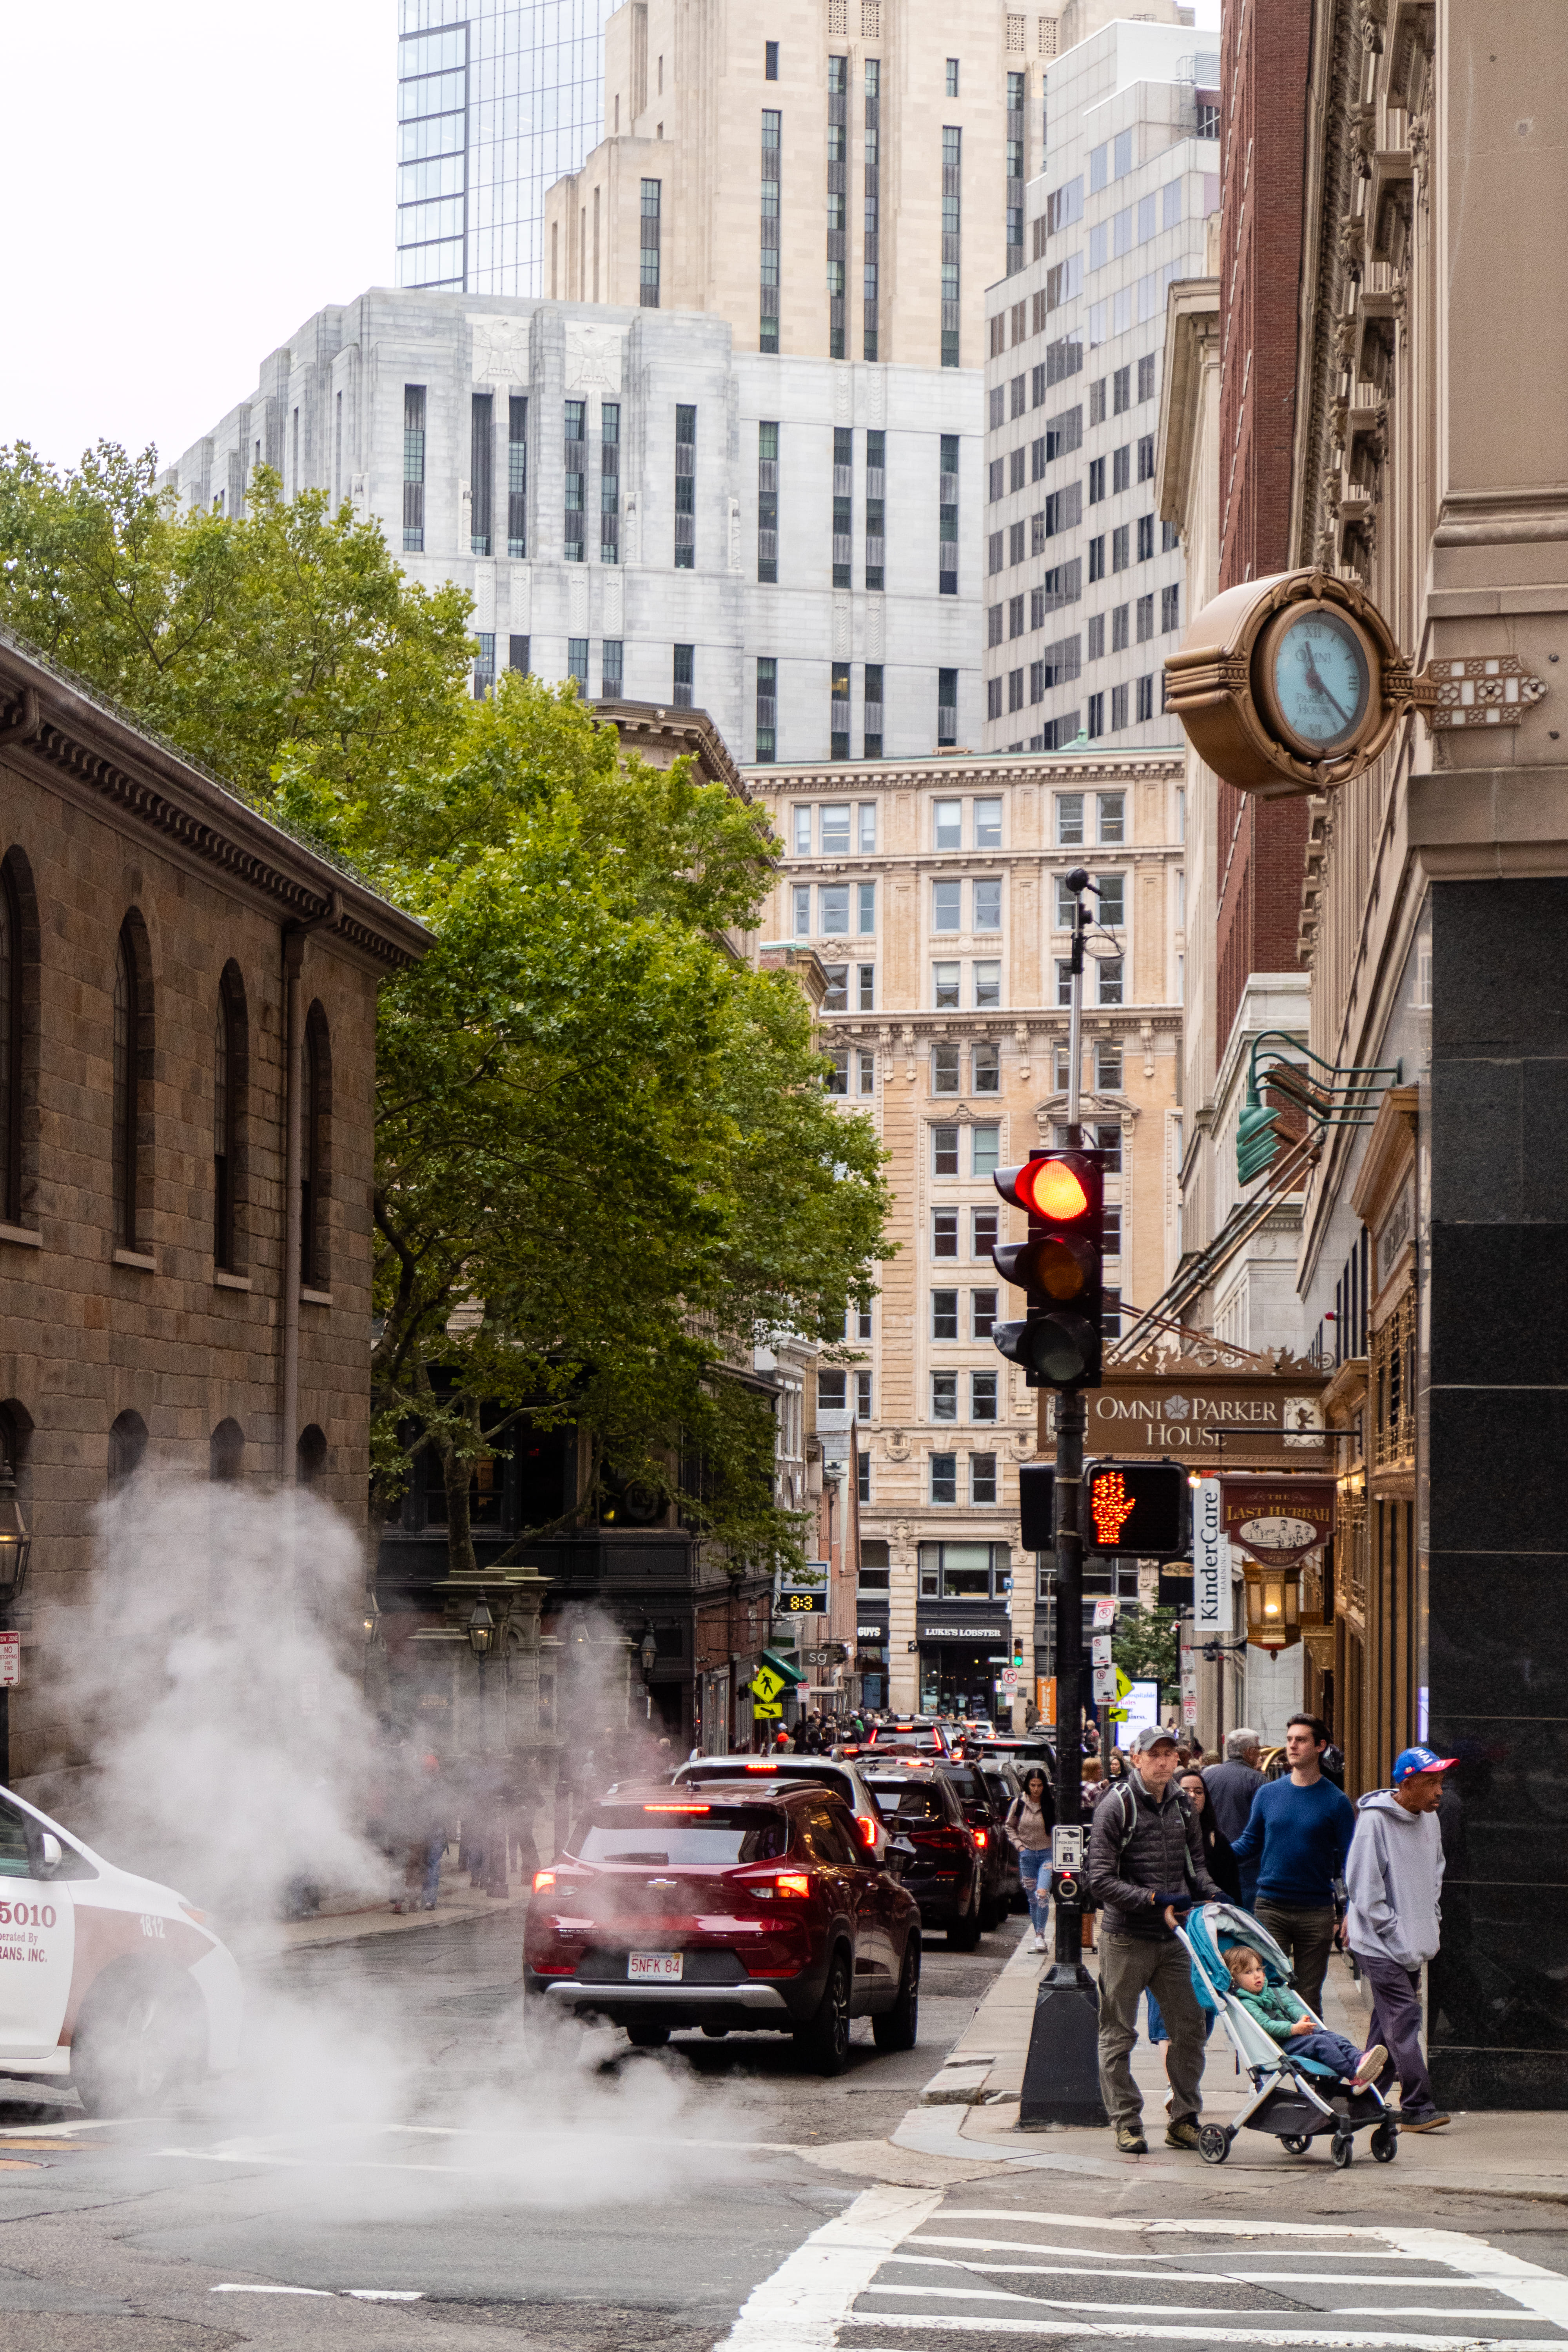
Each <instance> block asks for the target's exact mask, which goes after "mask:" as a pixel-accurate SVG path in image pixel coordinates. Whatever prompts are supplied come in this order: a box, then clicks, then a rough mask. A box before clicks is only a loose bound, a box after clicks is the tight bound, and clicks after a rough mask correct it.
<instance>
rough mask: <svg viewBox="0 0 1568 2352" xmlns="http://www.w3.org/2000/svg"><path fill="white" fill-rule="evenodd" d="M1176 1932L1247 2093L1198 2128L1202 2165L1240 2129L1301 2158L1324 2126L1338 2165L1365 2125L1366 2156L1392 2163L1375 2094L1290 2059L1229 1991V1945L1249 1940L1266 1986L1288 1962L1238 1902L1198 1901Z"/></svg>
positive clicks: (1388, 2127) (1216, 2159)
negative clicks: (1223, 2116) (1222, 2119)
mask: <svg viewBox="0 0 1568 2352" xmlns="http://www.w3.org/2000/svg"><path fill="white" fill-rule="evenodd" d="M1176 1933H1177V1935H1178V1936H1179V1937H1181V1939H1182V1944H1183V1948H1184V1950H1185V1952H1186V1955H1187V1958H1188V1959H1189V1960H1190V1961H1191V1962H1192V1969H1193V1990H1194V1992H1195V1993H1196V1995H1197V1998H1198V2005H1199V2007H1200V2008H1201V2009H1204V2010H1205V2011H1208V2012H1209V2013H1210V2014H1211V2015H1213V2016H1215V2017H1217V2018H1218V2019H1219V2021H1220V2022H1221V2023H1222V2024H1223V2026H1224V2027H1225V2030H1226V2034H1227V2035H1228V2036H1229V2039H1230V2043H1231V2047H1232V2048H1233V2049H1234V2051H1235V2052H1236V2055H1237V2063H1238V2064H1239V2065H1242V2066H1245V2067H1246V2069H1247V2073H1248V2074H1250V2075H1251V2077H1252V2094H1253V2095H1252V2097H1251V2098H1250V2099H1249V2100H1248V2101H1247V2105H1245V2106H1244V2107H1243V2108H1242V2110H1241V2113H1240V2114H1239V2115H1238V2116H1237V2118H1236V2121H1235V2122H1234V2123H1233V2124H1203V2125H1201V2126H1199V2130H1198V2153H1199V2155H1200V2156H1201V2157H1202V2158H1203V2159H1204V2161H1205V2164H1223V2163H1224V2162H1225V2160H1226V2157H1227V2156H1228V2155H1229V2154H1230V2144H1231V2141H1232V2140H1233V2139H1234V2138H1235V2137H1236V2135H1237V2132H1238V2131H1241V2130H1243V2129H1245V2130H1247V2131H1262V2132H1271V2133H1272V2134H1273V2135H1274V2137H1276V2138H1277V2139H1279V2140H1280V2141H1281V2142H1282V2143H1283V2144H1284V2146H1285V2147H1288V2148H1289V2151H1290V2153H1291V2155H1292V2156H1305V2155H1306V2153H1307V2150H1308V2149H1309V2147H1310V2146H1311V2144H1312V2142H1313V2140H1314V2139H1316V2138H1317V2137H1319V2136H1320V2134H1321V2133H1323V2132H1331V2133H1332V2134H1333V2137H1332V2139H1331V2143H1330V2149H1329V2152H1330V2154H1331V2157H1332V2158H1333V2160H1334V2163H1335V2164H1336V2165H1338V2166H1340V2167H1341V2168H1343V2167H1344V2166H1345V2165H1347V2164H1348V2163H1349V2162H1350V2160H1351V2158H1352V2155H1353V2154H1354V2152H1355V2135H1356V2133H1357V2132H1358V2131H1365V2130H1368V2129H1370V2130H1371V2133H1372V2137H1371V2139H1370V2140H1369V2141H1368V2143H1367V2145H1368V2147H1370V2148H1371V2150H1372V2153H1373V2158H1375V2160H1376V2161H1377V2162H1378V2163H1379V2164H1392V2163H1393V2161H1394V2158H1395V2156H1397V2154H1398V2153H1399V2132H1398V2127H1397V2126H1396V2125H1395V2123H1394V2118H1393V2116H1391V2115H1390V2114H1389V2112H1388V2109H1387V2108H1386V2107H1385V2106H1384V2103H1383V2098H1382V2095H1380V2093H1378V2092H1377V2091H1376V2090H1374V2089H1373V2086H1372V2085H1371V2084H1367V2086H1366V2088H1365V2089H1364V2090H1362V2091H1355V2092H1351V2091H1347V2090H1346V2089H1345V2088H1344V2087H1343V2085H1342V2084H1341V2082H1340V2079H1339V2077H1338V2076H1337V2075H1336V2074H1334V2072H1333V2069H1332V2068H1331V2067H1329V2066H1325V2065H1323V2064H1321V2063H1320V2061H1318V2060H1317V2059H1315V2058H1293V2057H1292V2056H1291V2055H1290V2053H1289V2046H1288V2045H1287V2046H1286V2047H1284V2048H1281V2046H1280V2044H1279V2042H1276V2041H1275V2040H1274V2039H1273V2037H1272V2036H1271V2035H1270V2034H1269V2032H1268V2030H1267V2028H1266V2027H1264V2026H1261V2025H1259V2023H1258V2020H1257V2019H1256V2018H1255V2017H1254V2016H1253V2015H1252V2012H1251V2011H1250V2010H1247V2009H1244V2008H1243V2006H1242V2004H1241V2002H1240V2000H1238V1999H1237V1995H1236V1993H1235V1992H1234V1991H1233V1990H1232V1989H1231V1980H1230V1965H1229V1962H1228V1960H1227V1959H1226V1954H1227V1953H1228V1952H1230V1951H1231V1950H1232V1949H1233V1948H1234V1947H1235V1946H1236V1945H1237V1944H1248V1945H1250V1946H1251V1948H1252V1949H1253V1950H1254V1951H1255V1952H1256V1953H1257V1954H1258V1958H1260V1959H1261V1961H1262V1962H1263V1971H1264V1974H1265V1976H1266V1977H1267V1978H1268V1981H1269V1983H1270V1984H1275V1985H1289V1983H1290V1964H1289V1961H1288V1960H1287V1958H1286V1957H1285V1955H1284V1953H1283V1952H1282V1951H1281V1950H1280V1948H1279V1945H1278V1944H1277V1943H1276V1942H1275V1940H1274V1938H1273V1937H1272V1936H1271V1935H1270V1934H1269V1933H1268V1929H1267V1927H1259V1926H1258V1921H1257V1920H1256V1919H1254V1918H1253V1917H1252V1916H1250V1915H1249V1914H1248V1913H1247V1912H1246V1911H1243V1910H1242V1909H1241V1907H1240V1906H1239V1905H1238V1904H1234V1903H1204V1904H1200V1905H1199V1906H1198V1907H1197V1909H1196V1910H1194V1911H1192V1912H1189V1913H1188V1915H1187V1917H1186V1920H1185V1921H1184V1924H1183V1925H1181V1926H1180V1927H1177V1929H1176ZM1307 2013H1308V2015H1309V2016H1311V2014H1312V2012H1311V2011H1308V2012H1307ZM1313 2023H1314V2024H1316V2025H1321V2023H1322V2020H1321V2018H1317V2017H1314V2018H1313Z"/></svg>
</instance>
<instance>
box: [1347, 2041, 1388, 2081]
mask: <svg viewBox="0 0 1568 2352" xmlns="http://www.w3.org/2000/svg"><path fill="white" fill-rule="evenodd" d="M1387 2063H1388V2053H1387V2051H1386V2050H1385V2049H1384V2045H1383V2043H1382V2042H1373V2045H1372V2047H1371V2049H1370V2050H1363V2052H1362V2053H1361V2063H1360V2065H1359V2066H1358V2067H1357V2068H1356V2070H1355V2073H1354V2074H1352V2076H1351V2083H1352V2087H1353V2088H1354V2089H1356V2090H1358V2091H1364V2090H1365V2088H1366V2086H1367V2084H1369V2083H1371V2082H1374V2081H1375V2080H1376V2078H1377V2076H1378V2075H1379V2074H1382V2072H1383V2070H1384V2067H1385V2066H1386V2065H1387Z"/></svg>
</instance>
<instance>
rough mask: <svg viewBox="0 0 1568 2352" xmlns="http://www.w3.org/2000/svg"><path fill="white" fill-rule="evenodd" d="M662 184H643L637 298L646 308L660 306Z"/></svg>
mask: <svg viewBox="0 0 1568 2352" xmlns="http://www.w3.org/2000/svg"><path fill="white" fill-rule="evenodd" d="M661 185H662V184H661V183H660V182H659V181H658V180H645V181H644V182H643V184H642V223H641V227H642V252H641V273H640V284H639V287H638V292H637V299H638V301H639V302H640V303H641V305H642V307H643V309H644V310H658V216H659V193H660V188H661Z"/></svg>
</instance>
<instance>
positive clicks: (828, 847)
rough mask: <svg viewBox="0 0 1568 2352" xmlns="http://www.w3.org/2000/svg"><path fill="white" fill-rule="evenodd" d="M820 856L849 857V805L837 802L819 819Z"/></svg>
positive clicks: (844, 802) (826, 809) (824, 811)
mask: <svg viewBox="0 0 1568 2352" xmlns="http://www.w3.org/2000/svg"><path fill="white" fill-rule="evenodd" d="M821 828H822V831H821V840H822V855H823V856H824V857H847V856H848V855H849V803H848V802H847V801H837V802H835V803H833V805H832V806H831V807H829V808H825V809H824V810H823V812H822V817H821Z"/></svg>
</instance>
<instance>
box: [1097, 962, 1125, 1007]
mask: <svg viewBox="0 0 1568 2352" xmlns="http://www.w3.org/2000/svg"><path fill="white" fill-rule="evenodd" d="M1095 969H1096V971H1098V972H1099V974H1100V1003H1101V1004H1120V1003H1121V957H1120V956H1101V957H1100V960H1099V961H1098V963H1097V964H1096V966H1095Z"/></svg>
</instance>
